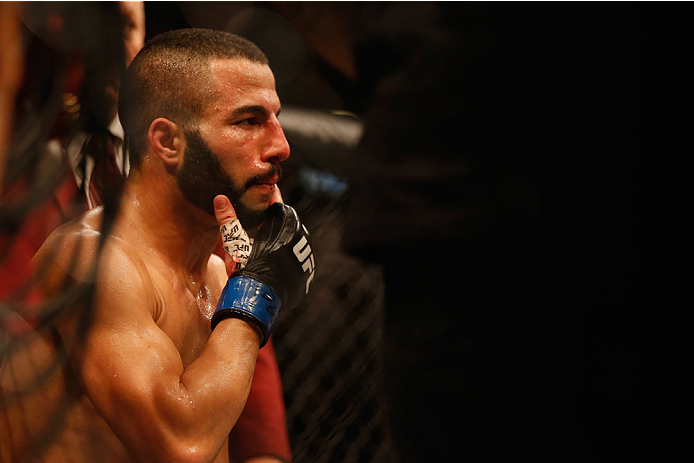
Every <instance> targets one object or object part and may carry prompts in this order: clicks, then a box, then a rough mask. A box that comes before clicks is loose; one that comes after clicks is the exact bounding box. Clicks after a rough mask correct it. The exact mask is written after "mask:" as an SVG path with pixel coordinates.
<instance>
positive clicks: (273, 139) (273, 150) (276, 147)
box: [263, 117, 289, 163]
mask: <svg viewBox="0 0 694 463" xmlns="http://www.w3.org/2000/svg"><path fill="white" fill-rule="evenodd" d="M269 132H270V133H269V136H270V145H269V147H268V149H267V150H266V151H265V155H264V156H263V161H265V162H272V163H278V162H282V161H284V160H286V159H287V158H288V157H289V142H288V141H287V138H286V137H285V136H284V130H282V126H281V125H280V122H279V121H278V120H277V118H276V117H274V120H273V121H271V122H270V127H269Z"/></svg>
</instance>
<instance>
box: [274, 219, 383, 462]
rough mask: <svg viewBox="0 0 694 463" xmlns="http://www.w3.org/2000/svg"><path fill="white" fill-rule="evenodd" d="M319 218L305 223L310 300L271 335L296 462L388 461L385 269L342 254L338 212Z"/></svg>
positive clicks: (284, 318) (287, 314)
mask: <svg viewBox="0 0 694 463" xmlns="http://www.w3.org/2000/svg"><path fill="white" fill-rule="evenodd" d="M316 216H317V214H313V215H311V214H309V215H308V217H307V219H308V220H306V223H307V226H309V225H310V227H309V229H310V230H311V233H312V237H313V246H314V253H315V256H316V276H315V280H314V282H313V283H312V288H311V291H310V293H309V295H308V296H307V298H306V300H305V302H304V303H303V304H302V305H301V306H299V307H297V308H295V309H293V310H290V311H286V312H283V313H282V315H281V319H280V320H279V323H278V328H277V331H276V332H275V335H274V336H275V338H274V343H275V350H276V355H277V361H278V364H279V367H280V371H281V374H282V385H283V390H284V398H285V403H286V414H287V427H288V432H289V438H290V442H291V445H292V454H293V458H294V462H295V463H304V462H306V463H308V462H311V463H328V462H330V463H337V462H344V463H348V462H379V463H381V462H383V463H388V462H391V461H394V459H393V458H392V456H391V440H390V433H389V431H388V427H387V424H386V423H387V421H386V418H385V408H384V407H385V404H384V402H383V399H382V393H381V387H382V386H381V384H382V383H381V380H380V372H381V352H382V348H381V343H382V338H381V333H382V331H381V329H382V324H383V315H384V314H383V310H384V305H383V304H384V299H383V298H384V294H383V277H382V273H381V269H380V267H378V266H375V265H366V264H364V263H363V262H361V261H360V260H358V259H356V258H354V257H352V256H350V255H348V254H346V253H345V252H343V251H341V250H340V245H339V243H340V233H341V227H340V218H339V214H337V213H329V214H324V215H320V218H319V219H317V220H316ZM312 218H313V219H314V220H313V221H312V222H313V223H310V222H311V219H312Z"/></svg>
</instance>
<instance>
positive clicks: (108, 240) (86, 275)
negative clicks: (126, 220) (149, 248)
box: [34, 208, 152, 293]
mask: <svg viewBox="0 0 694 463" xmlns="http://www.w3.org/2000/svg"><path fill="white" fill-rule="evenodd" d="M102 224H103V210H102V209H101V208H96V209H93V210H91V211H89V212H87V213H85V214H83V215H81V216H80V217H78V218H77V219H75V220H73V221H70V222H67V223H66V224H64V225H62V226H61V227H59V228H57V229H56V230H55V231H54V232H53V233H51V234H50V235H49V237H48V238H47V239H46V241H45V242H44V244H43V245H42V246H41V248H40V249H39V251H38V252H37V253H36V256H35V257H34V264H35V266H36V268H37V269H38V270H39V271H41V272H43V274H44V275H45V277H44V280H43V283H44V289H45V290H46V291H47V293H54V292H56V291H60V290H62V289H64V288H65V287H66V286H68V285H70V284H74V283H89V282H96V283H97V284H102V283H104V282H108V283H109V284H110V285H114V286H121V285H126V286H131V287H132V286H133V283H135V284H136V286H142V285H145V286H151V284H152V283H151V279H150V278H149V275H148V272H147V267H146V265H145V264H144V262H143V260H142V258H141V257H140V255H139V253H138V252H137V250H136V249H135V248H134V247H133V246H132V245H130V244H129V243H127V242H126V241H124V240H122V239H120V238H118V237H116V236H103V232H102ZM147 289H148V290H149V289H151V288H147Z"/></svg>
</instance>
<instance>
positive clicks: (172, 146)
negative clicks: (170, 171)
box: [147, 117, 185, 167]
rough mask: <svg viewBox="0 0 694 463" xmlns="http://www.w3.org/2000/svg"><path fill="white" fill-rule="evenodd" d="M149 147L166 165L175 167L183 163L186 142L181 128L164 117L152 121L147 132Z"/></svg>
mask: <svg viewBox="0 0 694 463" xmlns="http://www.w3.org/2000/svg"><path fill="white" fill-rule="evenodd" d="M147 138H148V140H149V146H150V147H151V149H152V151H154V154H156V155H157V156H158V157H159V159H161V160H162V161H163V162H164V165H166V166H170V167H175V166H178V165H179V164H180V163H181V162H182V161H183V151H184V149H185V141H184V136H183V130H182V129H181V127H180V126H179V125H178V124H176V123H174V122H171V121H170V120H168V119H165V118H163V117H158V118H156V119H154V120H153V121H152V123H151V124H150V125H149V130H148V131H147Z"/></svg>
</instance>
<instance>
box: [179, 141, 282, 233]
mask: <svg viewBox="0 0 694 463" xmlns="http://www.w3.org/2000/svg"><path fill="white" fill-rule="evenodd" d="M184 133H185V136H186V143H187V145H186V151H185V156H184V158H183V165H182V166H181V169H180V170H179V172H178V174H177V175H176V182H177V183H178V188H179V189H180V190H181V193H182V194H183V197H184V198H185V199H186V201H188V202H189V203H190V204H192V205H193V206H195V207H197V208H199V209H202V210H203V211H205V212H207V213H208V214H210V215H212V216H214V206H213V204H212V203H213V200H214V197H215V196H217V195H225V196H227V197H228V198H229V200H230V201H231V204H232V205H233V206H234V210H235V211H236V215H237V217H238V218H239V220H240V221H241V225H243V227H244V228H245V229H246V230H252V229H254V228H256V227H258V226H260V224H262V223H263V222H264V221H265V217H266V212H267V209H265V210H261V211H259V210H254V209H250V208H248V207H246V205H245V204H243V202H241V195H242V194H243V193H244V192H245V191H246V190H247V189H248V188H250V187H251V186H252V185H253V184H255V183H256V182H257V181H258V180H260V179H262V178H264V177H267V176H268V175H274V174H279V173H280V171H281V169H280V167H279V165H275V166H274V168H273V169H272V171H271V172H270V173H266V174H263V175H258V176H256V177H253V178H251V179H250V180H249V181H248V182H246V184H245V185H243V186H242V187H241V188H238V187H237V186H236V185H234V182H233V181H232V180H231V178H230V177H229V175H228V174H227V173H226V172H225V171H224V169H223V168H222V164H221V163H220V162H219V159H218V158H217V156H215V155H214V153H213V152H212V150H210V148H209V146H207V143H205V141H204V140H203V139H202V137H201V136H200V133H199V132H198V131H197V130H196V131H192V132H189V131H186V132H184Z"/></svg>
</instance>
